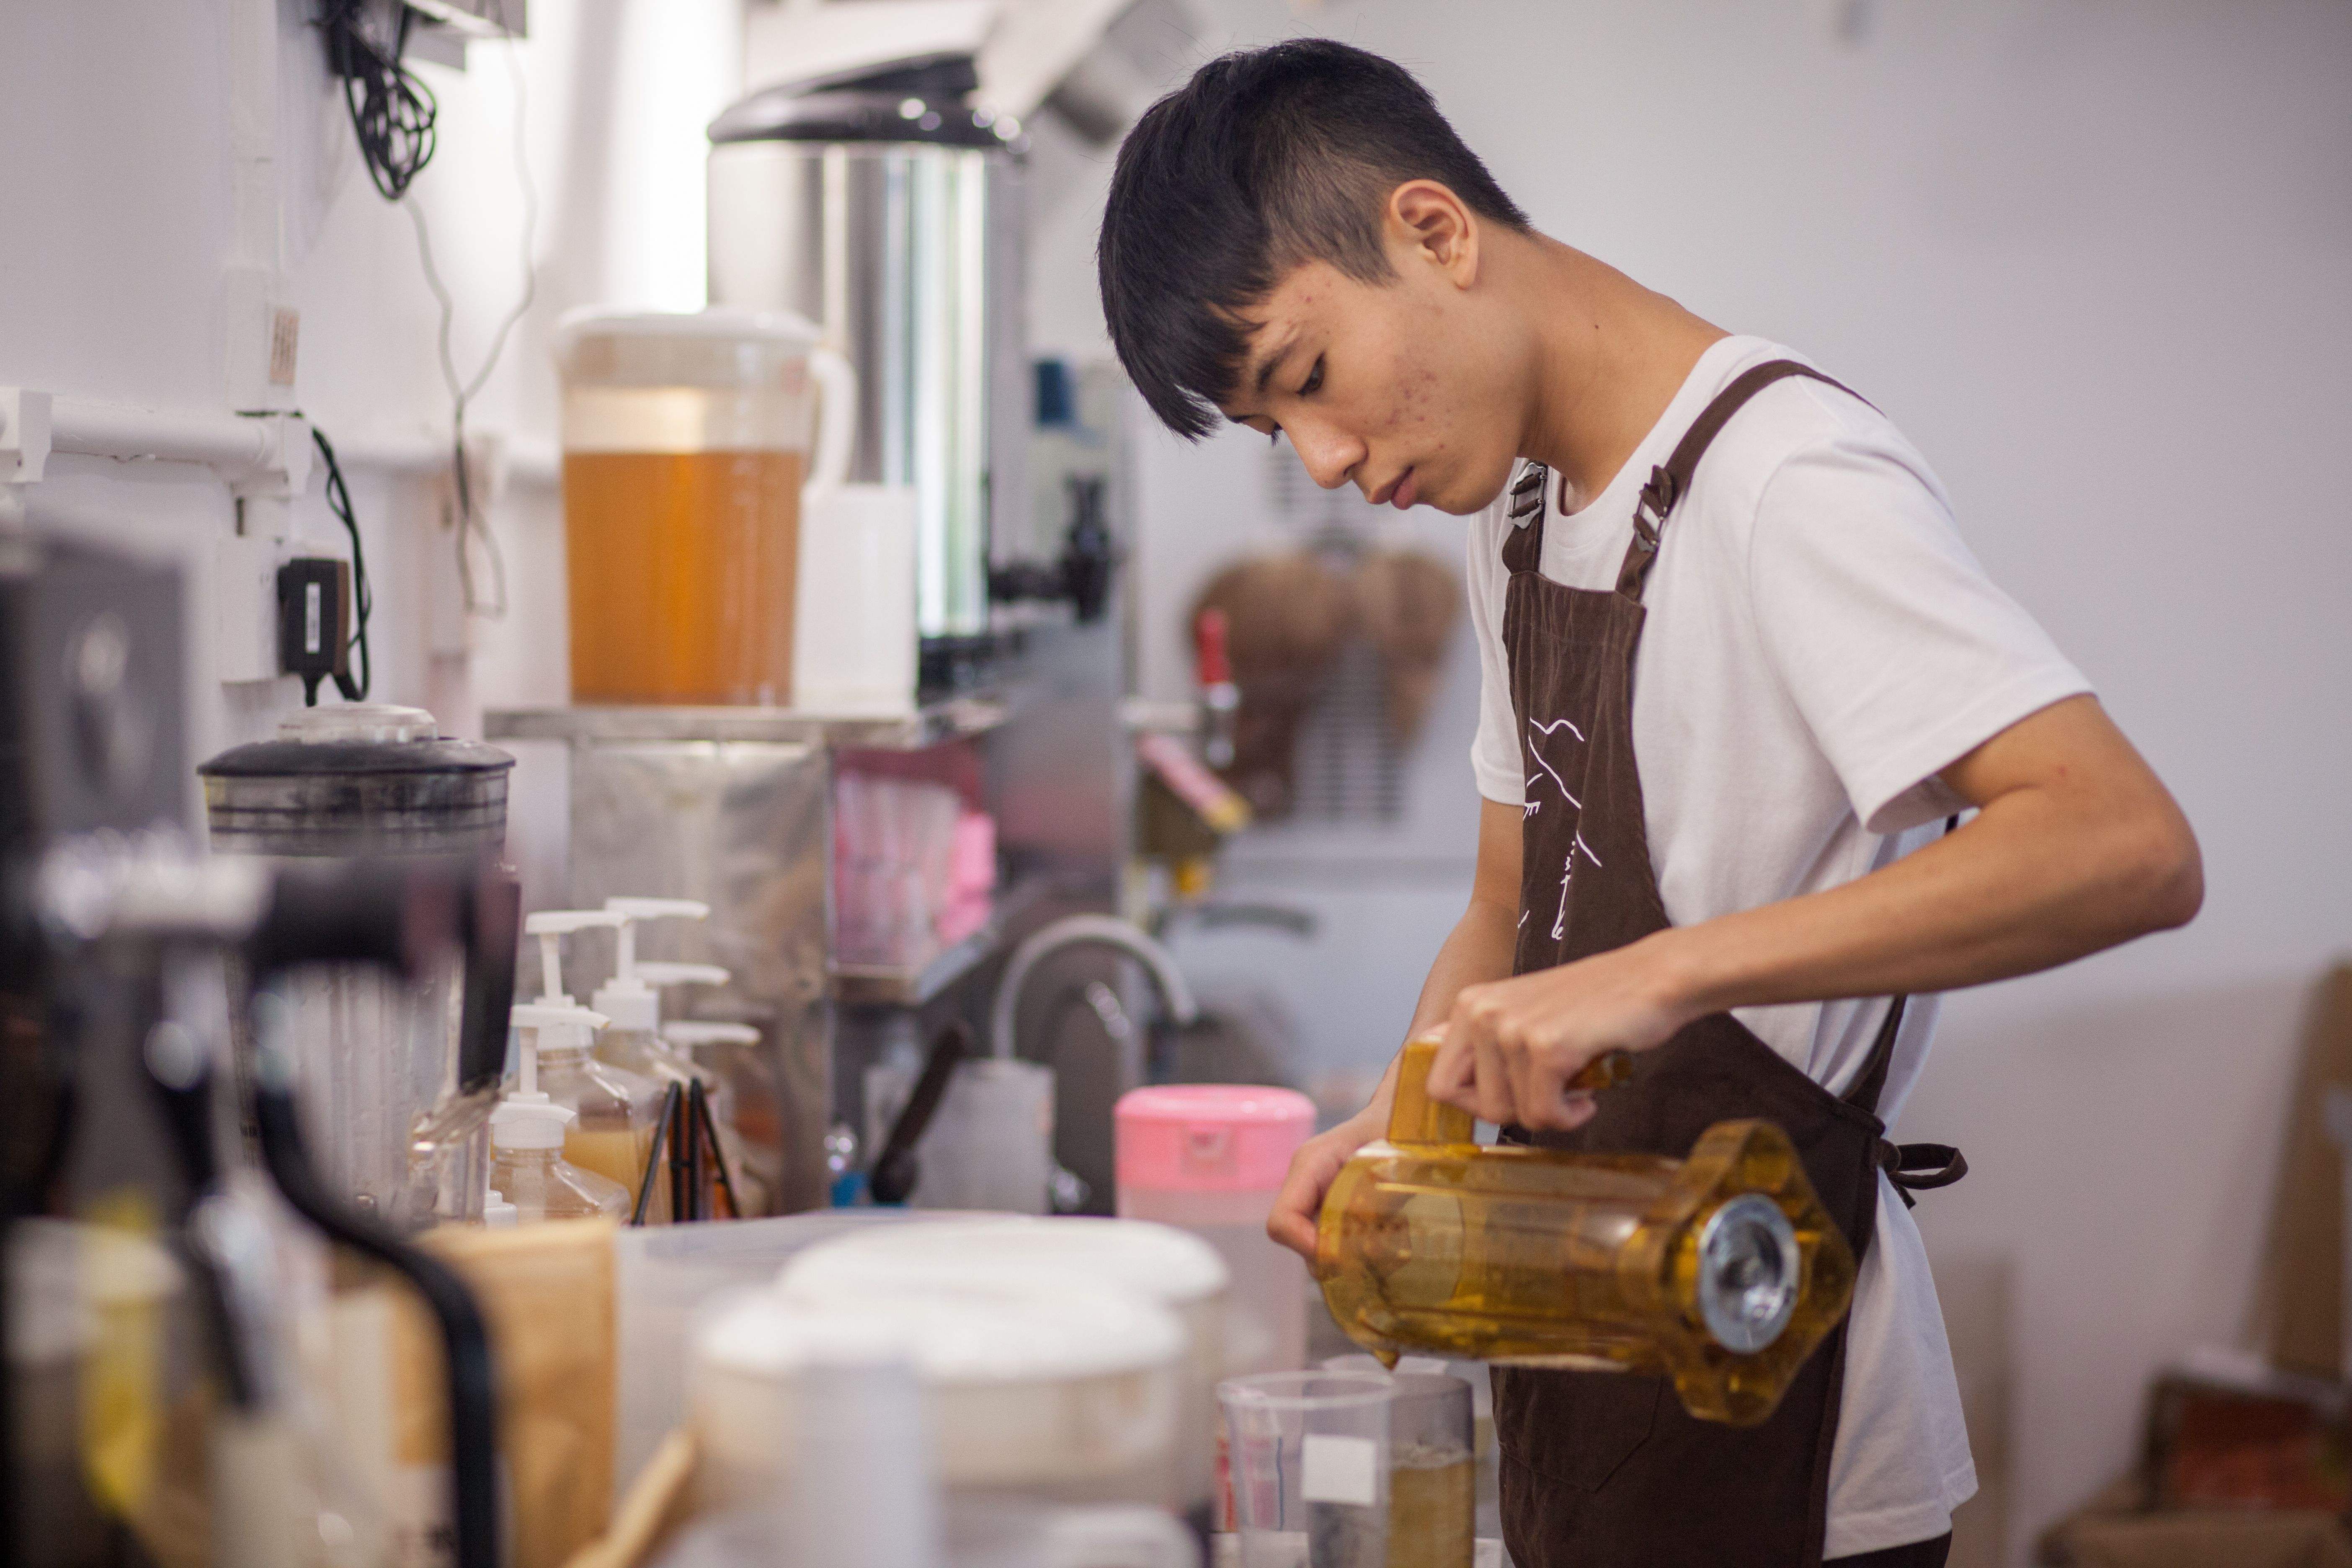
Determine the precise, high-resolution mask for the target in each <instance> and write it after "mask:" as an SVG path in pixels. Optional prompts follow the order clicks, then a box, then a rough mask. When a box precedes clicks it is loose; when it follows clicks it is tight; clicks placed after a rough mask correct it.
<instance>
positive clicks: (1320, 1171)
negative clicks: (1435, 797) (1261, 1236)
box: [1265, 800, 1526, 1258]
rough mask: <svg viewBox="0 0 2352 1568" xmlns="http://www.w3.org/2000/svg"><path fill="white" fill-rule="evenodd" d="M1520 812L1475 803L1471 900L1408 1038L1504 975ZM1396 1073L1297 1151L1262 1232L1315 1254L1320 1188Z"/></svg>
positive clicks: (1361, 1139)
mask: <svg viewBox="0 0 2352 1568" xmlns="http://www.w3.org/2000/svg"><path fill="white" fill-rule="evenodd" d="M1525 815H1526V814H1525V813H1523V812H1522V811H1521V810H1520V809H1519V808H1518V807H1517V806H1516V805H1496V804H1495V803H1494V802H1493V801H1491V800H1489V801H1482V802H1481V803H1480V804H1479V812H1478V867H1477V871H1476V873H1475V876H1474V877H1473V878H1472V880H1471V885H1470V906H1469V908H1467V909H1466V910H1463V912H1462V918H1461V919H1460V920H1458V921H1454V930H1453V931H1452V932H1451V933H1450V934H1448V935H1447V937H1446V939H1445V942H1444V945H1443V946H1441V947H1440V948H1439V949H1438V950H1437V958H1436V960H1435V961H1434V962H1433V963H1431V964H1430V966H1429V978H1428V979H1427V980H1426V981H1424V982H1423V984H1422V987H1421V1000H1420V1002H1419V1003H1418V1004H1417V1005H1415V1006H1414V1008H1413V1011H1412V1027H1411V1028H1409V1029H1408V1030H1406V1032H1405V1034H1406V1037H1407V1038H1408V1039H1410V1038H1411V1037H1413V1036H1415V1035H1418V1034H1422V1033H1423V1032H1424V1031H1426V1030H1429V1029H1433V1028H1435V1027H1437V1026H1440V1025H1442V1024H1444V1022H1445V1017H1446V1015H1447V1014H1448V1013H1450V1012H1452V1011H1453V1008H1454V995H1455V994H1457V993H1458V992H1460V991H1461V989H1462V988H1463V987H1464V986H1465V985H1475V984H1479V983H1481V982H1483V981H1488V980H1500V979H1502V978H1503V977H1504V976H1506V975H1507V974H1509V973H1511V952H1512V949H1513V947H1514V946H1515V945H1516V943H1517V938H1518V920H1519V824H1520V820H1521V818H1522V817H1523V816H1525ZM1396 1079H1397V1064H1396V1061H1395V1060H1394V1059H1393V1058H1391V1061H1390V1062H1389V1070H1388V1071H1387V1072H1386V1073H1384V1074H1382V1075H1381V1087H1380V1089H1378V1090H1377V1091H1376V1092H1375V1093H1374V1094H1373V1095H1372V1099H1371V1103H1370V1104H1369V1105H1367V1106H1365V1107H1364V1109H1363V1110H1360V1111H1358V1112H1357V1113H1356V1114H1355V1115H1353V1116H1351V1117H1349V1119H1348V1120H1347V1121H1343V1122H1341V1123H1340V1124H1339V1126H1337V1127H1334V1128H1332V1129H1331V1130H1330V1131H1328V1132H1323V1133H1318V1135H1316V1136H1315V1137H1313V1138H1310V1139H1308V1140H1307V1142H1306V1144H1305V1145H1304V1146H1302V1147H1301V1148H1300V1149H1299V1151H1298V1153H1297V1156H1296V1157H1294V1158H1293V1159H1292V1161H1291V1163H1290V1173H1289V1174H1288V1175H1287V1176H1286V1177H1285V1178H1284V1180H1283V1184H1282V1191H1281V1193H1280V1194H1278V1195H1277V1196H1276V1199H1275V1205H1274V1210H1273V1212H1272V1213H1271V1214H1270V1215H1267V1217H1266V1222H1265V1230H1266V1234H1267V1235H1268V1236H1270V1237H1273V1238H1274V1239H1275V1240H1276V1241H1278V1242H1280V1243H1282V1245H1284V1246H1285V1247H1291V1248H1293V1249H1295V1250H1296V1251H1298V1252H1301V1253H1304V1254H1305V1255H1307V1257H1309V1258H1312V1257H1313V1256H1314V1255H1315V1216H1316V1215H1317V1214H1318V1211H1320V1210H1321V1208H1322V1206H1323V1194H1324V1193H1325V1192H1327V1191H1328V1190H1329V1188H1330V1185H1331V1178H1332V1177H1333V1176H1335V1175H1337V1174H1339V1167H1340V1166H1341V1165H1343V1164H1345V1163H1347V1159H1348V1156H1349V1155H1350V1154H1352V1153H1354V1152H1356V1151H1357V1150H1358V1149H1360V1148H1361V1147H1363V1146H1364V1145H1365V1144H1366V1143H1369V1142H1371V1141H1372V1140H1373V1139H1375V1138H1378V1137H1379V1136H1381V1133H1383V1132H1385V1131H1387V1130H1388V1124H1389V1108H1390V1107H1391V1106H1392V1105H1393V1104H1395V1103H1396Z"/></svg>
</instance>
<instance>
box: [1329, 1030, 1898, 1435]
mask: <svg viewBox="0 0 2352 1568" xmlns="http://www.w3.org/2000/svg"><path fill="white" fill-rule="evenodd" d="M1436 1049H1437V1047H1436V1046H1435V1045H1434V1044H1433V1043H1429V1042H1423V1041H1416V1042H1414V1043H1413V1044H1412V1045H1409V1046H1407V1047H1405V1052H1404V1058H1403V1063H1402V1068H1401V1069H1400V1071H1399V1074H1398V1078H1397V1094H1396V1105H1395V1109H1394V1110H1393V1112H1392V1113H1391V1116H1390V1119H1389V1134H1388V1137H1387V1139H1386V1140H1385V1141H1383V1142H1376V1143H1370V1144H1366V1145H1365V1146H1364V1147H1363V1148H1362V1149H1360V1150H1359V1151H1358V1152H1356V1154H1355V1156H1354V1157H1353V1158H1351V1159H1350V1160H1349V1162H1348V1163H1347V1164H1346V1165H1344V1166H1343V1167H1341V1169H1340V1172H1339V1176H1338V1177H1337V1178H1336V1179H1335V1180H1334V1181H1333V1182H1332V1184H1331V1190H1330V1193H1329V1194H1328V1196H1327V1197H1325V1199H1324V1200H1323V1215H1322V1219H1321V1221H1320V1222H1319V1225H1318V1230H1317V1236H1316V1276H1317V1278H1318V1279H1319V1280H1320V1281H1321V1282H1322V1286H1323V1300H1324V1301H1325V1303H1326V1304H1327V1305H1328V1306H1329V1308H1330V1309H1331V1315H1332V1317H1333V1318H1335V1319H1336V1320H1338V1321H1339V1326H1340V1328H1342V1329H1344V1330H1345V1331H1347V1333H1348V1336H1349V1338H1350V1339H1352V1340H1354V1341H1355V1342H1357V1343H1358V1344H1360V1345H1362V1346H1363V1347H1364V1348H1365V1349H1367V1350H1369V1351H1370V1352H1372V1353H1373V1354H1375V1355H1377V1356H1380V1357H1381V1358H1382V1359H1384V1360H1390V1361H1393V1360H1394V1358H1396V1357H1397V1356H1398V1355H1400V1354H1402V1353H1411V1352H1427V1353H1432V1354H1437V1355H1457V1356H1473V1357H1476V1358H1478V1359H1481V1360H1485V1361H1497V1362H1519V1363H1535V1364H1540V1365H1546V1366H1574V1367H1579V1368H1589V1369H1592V1370H1598V1371H1622V1372H1636V1373H1650V1374H1662V1375H1664V1376H1668V1377H1671V1378H1672V1379H1673V1380H1674V1384H1675V1393H1676V1394H1678V1395H1679V1396H1680V1397H1681V1399H1682V1402H1683V1405H1684V1407H1685V1408H1686V1409H1687V1410H1689V1411H1690V1413H1691V1414H1692V1415H1696V1416H1699V1417H1701V1418H1703V1419H1706V1420H1711V1421H1724V1422H1728V1423H1731V1424H1733V1425H1736V1426H1751V1425H1753V1424H1755V1423H1757V1422H1759V1421H1762V1420H1763V1419H1764V1418H1765V1417H1766V1416H1768V1415H1771V1413H1772V1410H1773V1408H1774V1406H1776V1405H1779V1404H1780V1396H1781V1394H1783V1393H1785V1392H1786V1391H1787V1389H1788V1386H1789V1384H1790V1381H1791V1380H1792V1379H1793V1378H1794V1377H1795V1376H1796V1374H1797V1370H1798V1368H1800V1367H1801V1366H1802V1365H1803V1364H1804V1363H1805V1358H1806V1357H1807V1356H1809V1355H1811V1353H1812V1352H1813V1350H1814V1348H1815V1347H1816V1346H1817V1345H1819V1344H1820V1343H1821V1342H1822V1340H1823V1339H1824V1338H1826V1337H1827V1336H1828V1334H1829V1331H1831V1329H1832V1328H1834V1327H1835V1326H1836V1324H1837V1322H1838V1321H1839V1320H1840V1319H1841V1318H1843V1316H1844V1315H1845V1310H1846V1306H1847V1304H1848V1302H1849V1301H1850V1300H1851V1299H1852V1297H1853V1276H1854V1260H1853V1249H1852V1248H1850V1247H1848V1246H1847V1245H1846V1240H1845V1237H1844V1236H1843V1234H1842V1233H1841V1232H1840V1231H1839V1229H1838V1227H1837V1226H1836V1224H1835V1222H1833V1221H1832V1219H1831V1217H1830V1215H1829V1213H1828V1211H1827V1210H1825V1209H1824V1208H1822V1205H1821V1201H1820V1199H1819V1198H1818V1197H1817V1196H1816V1195H1815V1194H1814V1192H1813V1184H1812V1183H1811V1180H1809V1179H1808V1178H1807V1177H1806V1175H1805V1168H1804V1165H1803V1163H1801V1162H1800V1161H1799V1159H1798V1158H1797V1152H1796V1150H1795V1148H1794V1147H1793V1146H1792V1145H1791V1144H1790V1142H1789V1139H1788V1135H1787V1134H1785V1133H1783V1132H1782V1131H1780V1129H1779V1128H1777V1127H1775V1126H1773V1125H1772V1124H1771V1123H1770V1122H1768V1121H1719V1122H1717V1123H1716V1124H1715V1125H1714V1126H1713V1127H1710V1128H1708V1129H1707V1130H1706V1132H1704V1133H1702V1134H1701V1135H1700V1137H1699V1140H1698V1142H1697V1143H1696V1144H1695V1145H1693V1147H1692V1149H1691V1152H1690V1157H1689V1158H1688V1159H1686V1160H1669V1159H1664V1158H1662V1157H1658V1156H1654V1155H1648V1154H1578V1153H1567V1152H1558V1151H1553V1150H1546V1149H1534V1148H1524V1147H1518V1146H1507V1145H1481V1144H1477V1143H1474V1142H1471V1118H1470V1115H1469V1113H1468V1112H1467V1111H1464V1110H1455V1109H1454V1108H1453V1107H1451V1106H1446V1105H1441V1104H1439V1103H1437V1102H1435V1101H1433V1100H1430V1099H1429V1098H1428V1095H1427V1093H1426V1092H1425V1089H1426V1081H1427V1079H1428V1076H1429V1064H1430V1061H1431V1060H1432V1058H1433V1057H1434V1056H1435V1054H1436Z"/></svg>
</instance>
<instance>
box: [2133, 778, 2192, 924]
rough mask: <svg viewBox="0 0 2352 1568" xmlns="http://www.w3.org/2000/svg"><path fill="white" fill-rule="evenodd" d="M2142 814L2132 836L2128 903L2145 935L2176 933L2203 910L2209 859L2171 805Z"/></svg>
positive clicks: (2174, 807) (2169, 803) (2183, 819)
mask: <svg viewBox="0 0 2352 1568" xmlns="http://www.w3.org/2000/svg"><path fill="white" fill-rule="evenodd" d="M2140 815H2141V818H2142V819H2141V820H2140V821H2139V822H2137V823H2136V824H2135V825H2134V826H2133V829H2132V831H2131V833H2130V848H2129V852H2128V856H2127V863H2128V869H2127V870H2126V872H2125V875H2124V881H2125V883H2126V886H2127V888H2128V889H2130V891H2129V895H2128V896H2127V898H2126V905H2127V907H2129V908H2130V909H2132V910H2134V911H2135V913H2136V915H2137V920H2136V921H2135V923H2137V925H2138V926H2139V929H2140V931H2142V932H2147V931H2172V930H2176V929H2178V928H2179V927H2181V926H2185V925H2187V924H2188V923H2189V921H2192V920H2194V919H2196V918H2197V911H2198V910H2200V908H2202V907H2203V906H2204V903H2205V857H2204V855H2203V853H2202V852H2201V851H2200V849H2199V848H2198V847H2197V835H2196V833H2195V831H2194V830H2193V829H2191V828H2190V827H2189V822H2188V819H2187V818H2185V817H2183V816H2181V815H2180V812H2179V808H2178V807H2177V806H2175V805H2173V804H2172V802H2171V801H2170V800H2166V801H2164V802H2162V803H2161V804H2160V805H2157V806H2156V807H2154V808H2153V809H2151V810H2149V811H2147V812H2146V813H2144V814H2140Z"/></svg>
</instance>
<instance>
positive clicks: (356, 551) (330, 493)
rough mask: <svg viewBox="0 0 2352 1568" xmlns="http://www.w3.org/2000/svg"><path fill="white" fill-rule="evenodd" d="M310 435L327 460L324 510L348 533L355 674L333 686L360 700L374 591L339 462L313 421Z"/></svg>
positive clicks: (367, 679)
mask: <svg viewBox="0 0 2352 1568" xmlns="http://www.w3.org/2000/svg"><path fill="white" fill-rule="evenodd" d="M310 439H311V440H313V441H315V442H317V443H318V444H319V456H320V457H321V458H325V459H326V463H327V510H330V511H331V512H333V513H334V514H335V516H336V517H337V518H338V519H339V520H340V521H341V522H342V525H343V531H344V532H346V533H348V534H350V535H351V536H352V640H351V642H350V643H349V644H348V645H347V646H348V647H349V649H350V651H351V652H352V654H354V655H356V656H357V658H358V661H359V662H358V665H357V668H358V670H359V674H358V675H357V676H356V677H353V676H349V675H338V676H336V677H335V689H336V690H338V691H340V692H341V693H342V694H343V700H344V701H346V702H364V701H366V700H367V694H368V688H369V687H370V686H372V685H373V684H374V683H375V667H374V662H373V660H372V659H370V658H369V657H368V616H370V615H372V614H373V613H374V610H375V591H374V590H373V589H372V588H370V587H369V586H368V573H367V552H365V551H364V550H362V549H361V548H360V524H359V519H358V518H357V517H356V516H354V515H353V514H352V492H351V487H350V486H348V485H346V484H344V483H343V466H342V465H341V463H338V462H337V461H335V448H334V447H333V445H332V444H331V443H330V442H329V441H328V439H327V437H326V434H325V432H323V431H321V430H320V428H319V427H318V426H315V425H313V426H310Z"/></svg>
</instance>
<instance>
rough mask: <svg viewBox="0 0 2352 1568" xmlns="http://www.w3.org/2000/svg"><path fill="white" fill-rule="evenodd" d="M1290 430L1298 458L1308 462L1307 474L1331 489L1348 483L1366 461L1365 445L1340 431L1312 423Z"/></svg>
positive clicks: (1293, 427)
mask: <svg viewBox="0 0 2352 1568" xmlns="http://www.w3.org/2000/svg"><path fill="white" fill-rule="evenodd" d="M1287 433H1288V435H1289V437H1290V444H1291V445H1292V446H1293V447H1296V448H1297V451H1298V460H1299V461H1300V462H1302V463H1304V464H1306V465H1307V477H1308V478H1309V479H1313V480H1314V481H1315V482H1316V483H1317V484H1318V485H1320V486H1322V487H1323V488H1324V489H1327V490H1336V489H1339V487H1340V486H1341V485H1344V484H1346V483H1347V482H1348V477H1349V474H1351V473H1353V472H1354V471H1355V468H1356V465H1357V464H1359V463H1360V462H1362V461H1363V458H1364V448H1363V446H1362V444H1361V443H1360V442H1357V441H1353V440H1350V439H1349V438H1348V437H1346V436H1344V435H1341V434H1340V433H1339V432H1338V431H1336V430H1328V429H1318V428H1317V427H1315V426H1307V428H1305V429H1300V428H1299V427H1298V426H1296V425H1293V426H1289V427H1288V431H1287Z"/></svg>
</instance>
